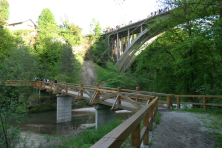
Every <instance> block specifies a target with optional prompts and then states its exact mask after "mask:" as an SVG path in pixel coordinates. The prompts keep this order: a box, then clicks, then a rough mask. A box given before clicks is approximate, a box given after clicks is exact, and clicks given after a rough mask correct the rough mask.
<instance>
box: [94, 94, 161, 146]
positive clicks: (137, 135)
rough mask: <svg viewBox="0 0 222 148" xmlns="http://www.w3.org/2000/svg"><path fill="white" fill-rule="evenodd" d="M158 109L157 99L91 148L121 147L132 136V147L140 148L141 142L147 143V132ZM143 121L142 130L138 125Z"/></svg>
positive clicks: (151, 126)
mask: <svg viewBox="0 0 222 148" xmlns="http://www.w3.org/2000/svg"><path fill="white" fill-rule="evenodd" d="M157 109H158V97H156V98H155V99H154V100H153V101H151V102H150V103H149V104H148V105H146V106H145V107H144V108H142V109H141V110H139V111H138V112H136V113H135V114H134V115H133V116H131V117H130V118H129V119H127V120H126V121H124V122H123V123H122V124H120V125H119V126H118V127H116V128H115V129H114V130H112V131H111V132H109V133H108V134H107V135H105V136H104V137H103V138H102V139H100V140H99V141H98V142H96V143H95V144H94V145H93V146H92V147H91V148H117V147H120V146H121V145H122V143H123V142H124V141H125V140H126V138H127V137H128V136H129V135H130V134H132V147H135V148H136V147H140V144H141V142H142V141H143V143H144V144H148V143H149V130H152V128H153V121H155V116H156V113H157ZM142 120H143V128H142V130H140V123H141V121H142Z"/></svg>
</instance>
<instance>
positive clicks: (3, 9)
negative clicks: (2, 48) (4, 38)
mask: <svg viewBox="0 0 222 148" xmlns="http://www.w3.org/2000/svg"><path fill="white" fill-rule="evenodd" d="M8 18H9V3H8V1H7V0H0V28H3V25H5V24H6V22H5V21H6V20H8Z"/></svg>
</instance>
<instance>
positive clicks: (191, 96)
mask: <svg viewBox="0 0 222 148" xmlns="http://www.w3.org/2000/svg"><path fill="white" fill-rule="evenodd" d="M174 97H176V98H177V108H178V109H180V104H192V105H203V108H204V110H207V106H222V96H218V95H174ZM181 97H184V98H203V103H199V102H181V101H180V98H181ZM207 98H221V101H219V103H220V104H218V103H217V104H216V103H207ZM201 102H202V101H201Z"/></svg>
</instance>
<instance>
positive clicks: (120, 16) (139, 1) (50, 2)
mask: <svg viewBox="0 0 222 148" xmlns="http://www.w3.org/2000/svg"><path fill="white" fill-rule="evenodd" d="M119 1H120V0H119ZM8 2H9V5H10V18H9V20H8V22H9V23H15V22H21V21H25V20H28V19H32V20H33V21H34V22H35V23H36V22H37V20H38V16H39V15H40V14H41V12H42V10H43V9H44V8H49V9H50V10H51V12H52V13H53V15H54V17H55V20H56V22H57V24H58V23H59V22H60V18H61V17H63V16H64V15H67V16H68V17H69V20H70V22H73V23H75V24H76V25H78V26H79V27H80V28H82V29H83V31H82V33H85V34H89V32H90V27H89V25H90V23H91V21H92V19H93V18H95V19H96V20H98V21H99V22H100V24H101V26H102V28H105V27H107V26H111V27H115V26H116V25H120V24H121V23H124V22H125V23H126V24H127V23H128V22H129V21H130V20H132V21H133V22H135V21H138V19H143V18H146V17H147V16H148V15H149V14H150V13H151V11H152V12H153V11H155V10H157V7H154V5H155V4H156V0H125V1H124V3H123V4H120V5H116V3H115V0H35V1H34V0H8Z"/></svg>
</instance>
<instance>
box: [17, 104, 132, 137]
mask: <svg viewBox="0 0 222 148" xmlns="http://www.w3.org/2000/svg"><path fill="white" fill-rule="evenodd" d="M132 114H133V113H132V112H129V111H126V110H121V111H116V118H121V119H122V120H126V119H128V118H129V117H130V116H131V115H132ZM93 125H95V109H94V108H80V109H73V110H72V121H71V122H66V123H58V124H57V123H56V111H47V112H40V113H29V114H27V115H26V116H25V117H24V118H23V119H22V121H21V124H20V128H21V129H22V131H33V132H36V133H40V134H49V135H72V134H75V133H77V132H78V131H80V130H81V129H83V128H84V127H88V126H93Z"/></svg>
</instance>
